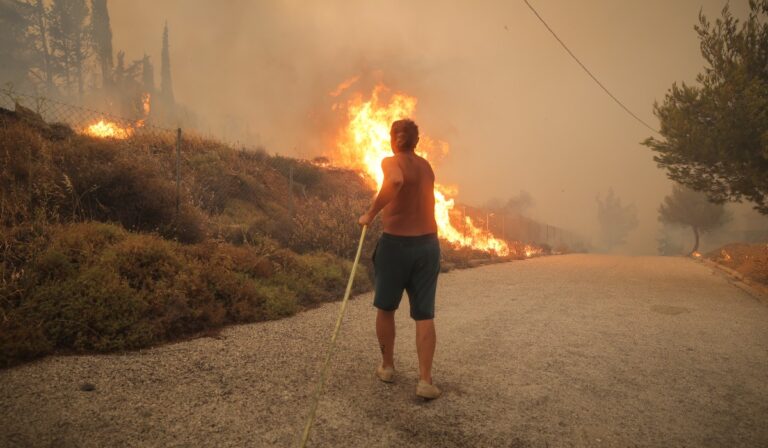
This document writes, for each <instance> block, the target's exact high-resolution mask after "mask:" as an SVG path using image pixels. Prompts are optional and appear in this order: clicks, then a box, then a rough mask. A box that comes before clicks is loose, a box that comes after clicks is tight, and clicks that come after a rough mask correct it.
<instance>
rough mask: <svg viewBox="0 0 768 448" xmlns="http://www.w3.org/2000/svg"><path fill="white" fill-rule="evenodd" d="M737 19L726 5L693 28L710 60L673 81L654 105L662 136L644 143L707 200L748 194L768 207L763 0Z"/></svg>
mask: <svg viewBox="0 0 768 448" xmlns="http://www.w3.org/2000/svg"><path fill="white" fill-rule="evenodd" d="M750 10H751V12H750V14H749V16H748V18H747V20H746V21H744V22H743V23H741V22H740V21H739V20H738V19H736V18H734V17H733V15H732V14H731V12H730V11H729V9H728V7H727V6H726V7H725V8H724V9H723V11H722V17H721V18H719V19H717V20H716V21H715V22H714V23H712V22H710V21H709V19H707V17H705V16H704V15H700V17H699V25H698V26H696V31H697V33H698V35H699V40H700V41H701V52H702V55H703V57H704V59H705V61H706V63H707V66H706V67H705V69H704V72H703V73H700V74H699V75H698V76H697V78H696V80H697V84H698V85H693V86H691V85H686V84H685V83H682V84H680V85H678V84H673V85H672V88H671V89H670V90H669V92H668V93H667V95H666V97H665V99H664V102H663V103H662V104H661V105H659V104H656V105H655V113H656V115H657V116H658V118H659V120H660V122H661V131H660V133H661V136H662V138H661V139H657V138H649V139H647V140H646V141H645V142H644V144H645V145H646V146H648V147H650V148H651V149H652V150H653V151H655V152H656V153H657V155H656V156H654V160H655V161H656V162H657V163H658V165H659V167H662V168H666V169H667V174H668V176H669V178H670V179H672V180H674V181H676V182H678V183H680V184H682V185H685V186H687V187H688V188H691V189H693V190H696V191H701V192H704V193H705V194H706V195H707V196H708V197H709V199H710V200H711V201H714V202H716V203H723V202H725V201H727V200H736V201H738V200H742V199H747V200H749V201H751V202H753V203H754V204H755V208H756V209H757V210H758V211H760V212H761V213H763V214H768V203H766V194H768V71H766V69H765V67H766V66H768V22H766V19H767V18H768V0H750Z"/></svg>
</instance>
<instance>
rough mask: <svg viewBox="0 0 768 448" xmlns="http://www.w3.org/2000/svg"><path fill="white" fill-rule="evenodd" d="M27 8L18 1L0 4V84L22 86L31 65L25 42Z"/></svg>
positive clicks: (27, 20)
mask: <svg viewBox="0 0 768 448" xmlns="http://www.w3.org/2000/svg"><path fill="white" fill-rule="evenodd" d="M28 13H29V6H28V5H26V4H24V3H21V2H19V1H15V0H14V1H3V2H0V84H2V83H5V82H11V83H13V84H16V85H23V84H24V83H25V82H26V81H27V75H28V73H29V70H30V68H31V67H32V65H33V62H34V61H33V57H34V52H33V51H32V48H31V46H30V45H29V44H28V42H27V33H26V30H27V28H28V27H29V19H28Z"/></svg>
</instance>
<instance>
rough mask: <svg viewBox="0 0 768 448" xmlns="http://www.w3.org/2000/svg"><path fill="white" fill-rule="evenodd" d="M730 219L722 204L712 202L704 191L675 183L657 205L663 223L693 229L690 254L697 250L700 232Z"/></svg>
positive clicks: (712, 228)
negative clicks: (700, 191) (667, 194)
mask: <svg viewBox="0 0 768 448" xmlns="http://www.w3.org/2000/svg"><path fill="white" fill-rule="evenodd" d="M729 219H730V216H729V215H728V214H727V213H726V212H725V207H724V206H723V205H722V204H713V203H711V202H709V201H708V200H707V196H706V195H705V194H704V193H699V192H696V191H693V190H691V189H689V188H686V187H683V186H681V185H678V184H676V185H675V186H673V187H672V194H671V195H669V196H666V197H665V198H664V202H663V203H662V204H661V205H660V206H659V221H661V222H662V223H664V224H677V225H682V226H688V227H690V228H691V230H692V231H693V236H694V244H693V249H691V254H693V253H694V252H696V251H698V250H699V238H700V234H701V232H708V231H711V230H714V229H717V228H718V227H721V226H722V225H723V224H725V223H726V222H727V221H728V220H729Z"/></svg>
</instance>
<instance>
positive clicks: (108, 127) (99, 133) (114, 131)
mask: <svg viewBox="0 0 768 448" xmlns="http://www.w3.org/2000/svg"><path fill="white" fill-rule="evenodd" d="M150 98H151V95H150V94H149V93H142V94H141V111H142V114H143V116H142V118H140V119H138V120H136V122H135V123H134V124H133V125H129V126H127V127H123V126H120V125H119V124H117V123H115V122H114V121H109V120H107V119H104V118H102V119H101V120H99V121H98V122H96V123H92V124H90V125H88V126H86V127H85V128H84V129H83V133H84V134H86V135H90V136H91V137H99V138H114V139H118V140H125V139H126V138H129V137H131V136H132V135H133V133H134V131H135V130H136V129H138V128H141V127H144V123H145V122H146V120H147V116H149V112H150Z"/></svg>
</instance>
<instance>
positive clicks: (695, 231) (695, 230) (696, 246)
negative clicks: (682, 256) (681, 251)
mask: <svg viewBox="0 0 768 448" xmlns="http://www.w3.org/2000/svg"><path fill="white" fill-rule="evenodd" d="M692 229H693V237H694V243H693V249H691V253H690V254H689V255H693V254H694V253H695V252H697V251H698V250H699V228H698V227H696V226H692Z"/></svg>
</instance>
